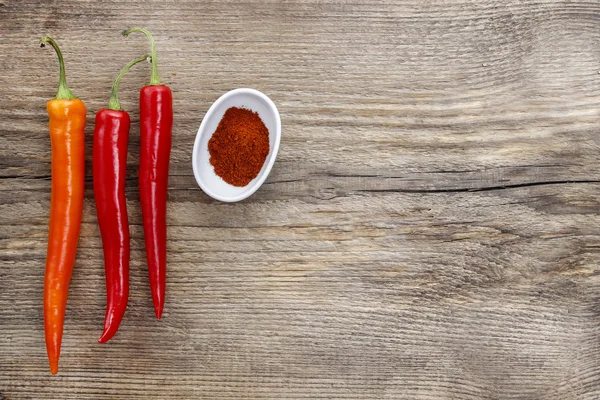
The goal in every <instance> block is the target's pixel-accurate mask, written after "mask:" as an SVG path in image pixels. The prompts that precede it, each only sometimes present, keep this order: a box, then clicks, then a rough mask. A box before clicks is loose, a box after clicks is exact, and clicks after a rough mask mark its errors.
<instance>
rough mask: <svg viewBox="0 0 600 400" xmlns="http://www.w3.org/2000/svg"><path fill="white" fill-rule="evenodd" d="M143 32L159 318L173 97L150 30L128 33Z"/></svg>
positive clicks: (149, 212) (145, 141)
mask: <svg viewBox="0 0 600 400" xmlns="http://www.w3.org/2000/svg"><path fill="white" fill-rule="evenodd" d="M132 32H141V33H143V34H145V35H146V36H147V37H148V39H149V40H150V52H151V56H152V74H151V75H150V85H148V86H144V87H143V88H142V90H141V91H140V175H139V185H140V203H141V206H142V219H143V225H144V239H145V242H146V258H147V260H148V272H149V274H150V289H151V291H152V301H153V302H154V312H155V314H156V318H158V319H160V317H161V316H162V312H163V308H164V303H165V284H166V275H167V187H168V180H169V159H170V156H171V135H172V133H171V132H172V127H173V96H172V94H171V89H169V87H168V86H165V85H162V84H161V83H160V81H159V79H158V67H157V64H156V46H155V44H154V39H153V38H152V35H151V34H150V32H148V31H147V30H145V29H141V28H129V29H127V30H126V31H124V32H123V35H124V36H127V35H129V34H130V33H132Z"/></svg>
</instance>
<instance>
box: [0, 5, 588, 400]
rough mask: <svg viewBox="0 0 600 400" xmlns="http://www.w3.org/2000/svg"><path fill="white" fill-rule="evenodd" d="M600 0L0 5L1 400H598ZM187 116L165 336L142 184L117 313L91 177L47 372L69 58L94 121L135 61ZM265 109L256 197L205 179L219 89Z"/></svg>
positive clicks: (125, 93) (133, 188)
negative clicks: (152, 62)
mask: <svg viewBox="0 0 600 400" xmlns="http://www.w3.org/2000/svg"><path fill="white" fill-rule="evenodd" d="M599 23H600V3H599V2H598V1H597V0H587V1H585V0H571V1H558V0H535V1H534V0H528V1H505V0H487V1H480V0H446V1H444V0H431V1H423V0H407V1H397V0H382V1H367V2H364V1H338V2H323V1H310V0H302V1H298V2H281V1H245V0H244V1H238V0H235V1H226V0H214V1H202V2H199V1H192V0H189V1H96V0H93V1H92V0H89V1H40V0H35V1H33V0H0V56H1V57H0V98H1V99H2V103H3V104H2V106H0V193H1V194H0V262H1V265H0V399H3V400H13V399H28V398H31V399H125V398H130V399H176V398H177V399H184V398H189V399H197V398H210V399H242V398H244V399H251V398H256V399H258V398H263V399H300V398H329V399H407V400H408V399H411V400H412V399H431V400H434V399H435V400H437V399H490V400H492V399H494V400H495V399H532V400H533V399H536V400H537V399H539V400H573V399H599V398H600V275H599V274H600V266H599V261H600V215H599V207H600V134H599V132H600V29H599ZM133 25H139V26H144V27H147V28H148V29H149V30H151V31H152V32H153V33H154V34H155V36H156V40H157V43H158V48H159V62H160V73H161V77H162V80H163V81H164V82H165V83H167V84H168V85H170V86H171V87H172V89H173V92H174V97H175V100H174V102H175V104H174V105H175V125H174V148H173V153H172V168H171V177H170V185H169V186H170V192H169V206H168V210H169V215H168V222H169V231H168V232H169V257H168V259H169V265H168V287H167V303H166V309H165V314H164V319H163V320H161V321H157V320H155V318H154V313H153V311H152V306H151V299H150V292H149V287H148V279H147V272H146V265H145V262H144V249H143V238H142V229H141V227H140V211H139V205H138V192H137V185H136V182H137V180H136V175H137V160H138V154H139V152H138V145H139V131H138V127H137V121H138V115H139V114H138V110H137V106H136V104H137V93H138V90H139V88H140V87H141V85H142V84H143V83H144V82H145V81H146V80H147V79H148V76H149V72H148V68H147V67H144V68H138V69H136V71H134V72H132V73H130V74H129V75H128V76H127V77H126V78H125V80H124V82H123V88H122V94H121V100H122V102H123V105H124V107H125V108H126V109H127V110H129V111H130V112H131V115H132V119H133V121H134V126H133V129H132V132H131V142H130V158H129V170H128V186H127V197H128V207H129V211H130V222H131V231H132V259H131V275H132V276H131V299H130V303H129V308H128V311H127V313H126V315H125V319H124V321H123V324H122V325H121V329H120V331H119V333H118V335H117V336H116V337H115V338H114V339H113V340H112V341H111V342H109V344H107V345H100V344H98V343H97V342H96V340H97V338H98V336H99V335H100V333H101V330H102V322H103V316H104V305H105V297H104V296H105V294H104V292H105V289H104V277H103V261H102V250H101V243H100V237H99V232H98V227H97V223H96V214H95V210H94V202H93V192H92V182H91V176H90V173H89V171H88V182H87V192H86V200H85V216H84V223H83V227H82V234H81V242H80V246H79V253H78V259H77V265H76V270H75V273H74V275H73V280H72V284H71V290H70V298H69V306H68V312H67V318H66V329H65V336H64V342H63V354H62V357H61V371H60V374H59V375H58V376H51V375H50V374H49V372H48V365H47V359H46V353H45V347H44V338H43V323H42V307H41V299H42V286H43V285H42V282H43V274H44V260H45V248H46V237H47V222H48V207H49V196H50V175H49V174H50V163H49V162H50V144H49V138H48V132H47V115H46V111H45V102H46V101H47V100H48V99H50V98H52V97H53V95H54V93H55V90H56V84H57V75H58V66H57V62H56V56H55V54H54V53H53V51H52V50H51V49H40V48H39V46H38V39H39V37H40V36H42V35H45V34H50V35H52V36H54V37H55V38H56V39H57V40H58V41H59V43H60V44H61V45H62V49H63V52H64V55H65V59H66V63H67V73H68V81H69V84H70V86H71V88H72V90H73V91H74V92H75V93H76V94H77V95H78V96H79V97H81V98H82V99H83V100H84V101H85V103H86V104H87V106H88V110H89V113H88V126H87V128H86V133H87V136H88V147H89V148H88V169H89V167H90V160H89V155H90V154H91V142H92V131H93V121H94V120H93V118H94V113H95V112H96V111H97V110H98V109H100V108H102V107H104V106H105V105H106V103H107V101H108V94H109V90H110V85H111V81H112V79H113V78H114V76H115V74H116V73H117V72H118V71H119V69H120V68H121V67H122V66H123V65H124V64H125V63H126V62H127V61H128V60H130V59H132V58H133V57H135V56H138V55H140V54H142V53H143V52H145V51H146V49H147V42H146V40H145V38H144V37H142V36H138V35H135V36H131V37H130V38H128V39H125V38H123V37H121V36H120V34H119V32H120V31H121V30H122V29H124V28H126V27H129V26H133ZM237 87H252V88H256V89H259V90H261V91H263V92H264V93H266V94H267V95H269V96H270V97H271V98H272V99H273V100H274V102H275V103H276V104H277V106H278V107H279V110H280V112H281V117H282V124H283V140H282V143H281V150H280V153H279V158H278V160H277V162H276V164H275V167H274V169H273V171H272V173H271V175H270V177H269V179H268V180H267V182H266V183H265V185H264V186H263V187H262V188H261V189H260V190H259V191H258V192H257V193H256V194H255V195H254V196H253V197H251V198H250V199H248V200H246V201H243V202H241V203H238V204H224V203H220V202H217V201H213V200H211V199H210V198H209V197H207V196H206V195H205V194H204V193H203V192H202V191H201V190H200V189H199V188H198V187H197V185H196V182H195V180H194V177H193V175H192V168H191V151H192V145H193V141H194V137H195V134H196V131H197V129H198V126H199V125H200V122H201V120H202V117H203V115H204V113H205V112H206V110H207V109H208V108H209V106H210V105H211V104H212V102H213V101H214V100H216V99H217V98H218V97H219V96H220V95H221V94H223V93H224V92H226V91H228V90H230V89H233V88H237Z"/></svg>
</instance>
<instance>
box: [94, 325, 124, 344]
mask: <svg viewBox="0 0 600 400" xmlns="http://www.w3.org/2000/svg"><path fill="white" fill-rule="evenodd" d="M118 329H119V327H118V325H117V327H116V328H113V327H112V326H108V327H104V331H103V332H102V335H100V338H99V339H98V343H106V342H108V341H109V340H110V339H111V338H112V337H113V336H115V333H117V330H118Z"/></svg>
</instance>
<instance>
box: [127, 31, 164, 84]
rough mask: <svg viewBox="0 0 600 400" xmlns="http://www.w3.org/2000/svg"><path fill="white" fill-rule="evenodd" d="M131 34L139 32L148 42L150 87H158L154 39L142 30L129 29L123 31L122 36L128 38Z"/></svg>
mask: <svg viewBox="0 0 600 400" xmlns="http://www.w3.org/2000/svg"><path fill="white" fill-rule="evenodd" d="M132 32H141V33H143V34H144V35H146V36H147V37H148V39H149V40H150V56H151V57H152V73H151V74H150V85H160V84H161V83H160V80H159V79H158V64H157V61H156V44H155V43H154V38H153V37H152V35H151V34H150V32H148V31H147V30H146V29H143V28H129V29H127V30H124V31H123V36H128V35H129V34H130V33H132Z"/></svg>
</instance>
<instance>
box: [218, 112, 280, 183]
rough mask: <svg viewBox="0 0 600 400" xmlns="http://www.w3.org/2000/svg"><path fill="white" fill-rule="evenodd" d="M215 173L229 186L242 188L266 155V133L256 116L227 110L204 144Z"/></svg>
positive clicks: (256, 114) (267, 135)
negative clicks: (206, 146) (206, 143)
mask: <svg viewBox="0 0 600 400" xmlns="http://www.w3.org/2000/svg"><path fill="white" fill-rule="evenodd" d="M208 151H209V153H210V163H211V164H212V166H213V168H214V169H215V173H216V174H217V175H219V176H220V177H221V178H223V180H224V181H225V182H227V183H229V184H230V185H233V186H246V185H247V184H248V183H250V181H251V180H252V179H254V178H256V176H257V175H258V173H259V172H260V170H261V168H262V166H263V164H264V163H265V160H266V159H267V156H268V155H269V130H268V129H267V127H266V126H265V124H264V122H263V121H262V119H260V116H259V115H258V113H256V112H253V111H251V110H247V109H245V108H238V107H231V108H229V109H227V111H225V114H224V115H223V118H221V121H220V122H219V126H217V130H215V133H213V135H212V137H211V138H210V140H209V141H208Z"/></svg>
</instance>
